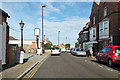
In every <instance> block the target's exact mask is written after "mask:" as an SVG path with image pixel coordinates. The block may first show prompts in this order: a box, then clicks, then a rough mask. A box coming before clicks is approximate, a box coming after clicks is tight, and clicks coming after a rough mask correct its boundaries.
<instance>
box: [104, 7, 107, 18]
mask: <svg viewBox="0 0 120 80" xmlns="http://www.w3.org/2000/svg"><path fill="white" fill-rule="evenodd" d="M106 16H107V8H106V7H105V8H104V17H106Z"/></svg>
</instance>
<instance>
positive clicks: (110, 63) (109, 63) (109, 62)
mask: <svg viewBox="0 0 120 80" xmlns="http://www.w3.org/2000/svg"><path fill="white" fill-rule="evenodd" d="M108 65H109V66H110V67H112V66H113V62H112V60H111V59H109V60H108Z"/></svg>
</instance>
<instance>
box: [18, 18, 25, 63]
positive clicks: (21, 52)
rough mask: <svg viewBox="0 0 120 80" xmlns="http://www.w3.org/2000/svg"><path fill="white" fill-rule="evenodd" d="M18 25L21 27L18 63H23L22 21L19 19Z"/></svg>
mask: <svg viewBox="0 0 120 80" xmlns="http://www.w3.org/2000/svg"><path fill="white" fill-rule="evenodd" d="M19 24H20V27H21V51H20V54H19V63H23V57H24V50H23V27H24V23H23V21H22V20H21V22H20V23H19Z"/></svg>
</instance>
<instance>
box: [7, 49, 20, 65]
mask: <svg viewBox="0 0 120 80" xmlns="http://www.w3.org/2000/svg"><path fill="white" fill-rule="evenodd" d="M19 51H20V48H19V47H9V54H8V60H7V67H10V66H13V65H15V64H16V60H17V53H18V52H19Z"/></svg>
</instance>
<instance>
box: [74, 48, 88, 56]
mask: <svg viewBox="0 0 120 80" xmlns="http://www.w3.org/2000/svg"><path fill="white" fill-rule="evenodd" d="M74 55H80V56H86V52H85V51H84V50H83V49H80V48H76V49H75V51H74Z"/></svg>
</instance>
